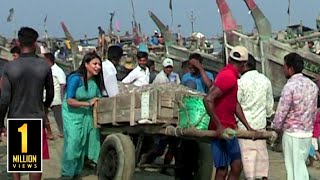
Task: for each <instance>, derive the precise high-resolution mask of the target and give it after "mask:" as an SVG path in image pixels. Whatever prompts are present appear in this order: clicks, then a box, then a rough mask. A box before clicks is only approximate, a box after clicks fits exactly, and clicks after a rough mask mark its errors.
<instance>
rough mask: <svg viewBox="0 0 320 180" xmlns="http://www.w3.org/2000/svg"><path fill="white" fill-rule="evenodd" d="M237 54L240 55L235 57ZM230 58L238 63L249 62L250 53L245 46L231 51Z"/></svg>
mask: <svg viewBox="0 0 320 180" xmlns="http://www.w3.org/2000/svg"><path fill="white" fill-rule="evenodd" d="M236 53H237V54H238V55H235V54H236ZM239 55H240V57H239ZM229 56H230V57H231V58H232V59H234V60H236V61H248V57H249V52H248V49H247V48H245V47H243V46H236V47H234V48H233V49H232V50H231V52H230V54H229Z"/></svg>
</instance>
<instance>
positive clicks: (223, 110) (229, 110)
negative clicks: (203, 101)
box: [209, 64, 239, 130]
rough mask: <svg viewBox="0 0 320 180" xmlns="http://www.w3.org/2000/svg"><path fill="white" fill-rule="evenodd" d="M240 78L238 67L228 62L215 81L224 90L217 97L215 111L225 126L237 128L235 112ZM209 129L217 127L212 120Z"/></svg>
mask: <svg viewBox="0 0 320 180" xmlns="http://www.w3.org/2000/svg"><path fill="white" fill-rule="evenodd" d="M238 78H239V71H238V69H237V68H236V67H235V66H234V65H232V64H228V65H227V66H226V67H224V68H223V69H222V70H221V71H220V72H219V73H218V75H217V77H216V79H215V81H214V86H216V87H218V88H219V89H220V90H221V91H222V96H221V97H220V98H219V99H216V102H215V111H216V114H217V116H218V118H219V119H220V122H221V124H222V125H223V126H224V127H225V128H232V129H235V128H236V118H235V113H236V105H237V103H238V99H237V93H238ZM209 129H210V130H215V129H216V127H215V125H214V123H213V122H212V121H211V122H210V124H209Z"/></svg>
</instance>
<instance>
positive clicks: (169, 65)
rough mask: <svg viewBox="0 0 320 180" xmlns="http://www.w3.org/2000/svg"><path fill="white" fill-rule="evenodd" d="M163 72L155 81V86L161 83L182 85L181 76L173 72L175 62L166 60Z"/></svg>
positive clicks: (163, 64)
mask: <svg viewBox="0 0 320 180" xmlns="http://www.w3.org/2000/svg"><path fill="white" fill-rule="evenodd" d="M162 66H163V70H162V71H161V72H160V73H159V74H158V75H157V76H156V78H155V79H154V81H153V84H160V83H175V84H180V83H181V81H180V77H179V74H177V73H175V72H173V60H172V59H170V58H166V59H165V60H163V63H162Z"/></svg>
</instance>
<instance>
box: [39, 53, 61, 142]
mask: <svg viewBox="0 0 320 180" xmlns="http://www.w3.org/2000/svg"><path fill="white" fill-rule="evenodd" d="M44 57H45V59H46V61H47V62H48V64H49V65H50V66H51V71H52V78H53V85H54V98H53V101H52V103H51V107H50V108H51V110H52V111H53V114H54V118H55V120H56V122H57V126H58V130H59V135H58V136H59V137H63V121H62V111H61V104H62V99H63V96H64V87H65V84H66V75H65V73H64V72H63V70H62V69H61V68H60V67H59V66H58V65H57V64H56V63H55V58H54V55H53V54H52V53H45V54H44ZM47 121H48V114H47ZM47 132H48V135H47V136H48V138H49V139H50V138H53V135H52V131H51V127H50V124H48V126H47Z"/></svg>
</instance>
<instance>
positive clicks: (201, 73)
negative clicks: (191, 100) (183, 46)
mask: <svg viewBox="0 0 320 180" xmlns="http://www.w3.org/2000/svg"><path fill="white" fill-rule="evenodd" d="M202 60H203V58H202V56H201V55H200V54H198V53H193V54H191V55H190V56H189V61H188V62H189V70H190V72H188V73H186V74H185V75H183V77H182V84H183V85H185V86H188V87H190V84H194V85H192V86H191V87H192V88H193V89H196V90H197V91H199V92H203V93H207V92H208V90H209V88H210V86H211V84H212V80H213V75H212V73H210V72H207V71H205V70H204V68H203V66H202V64H201V63H202Z"/></svg>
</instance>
